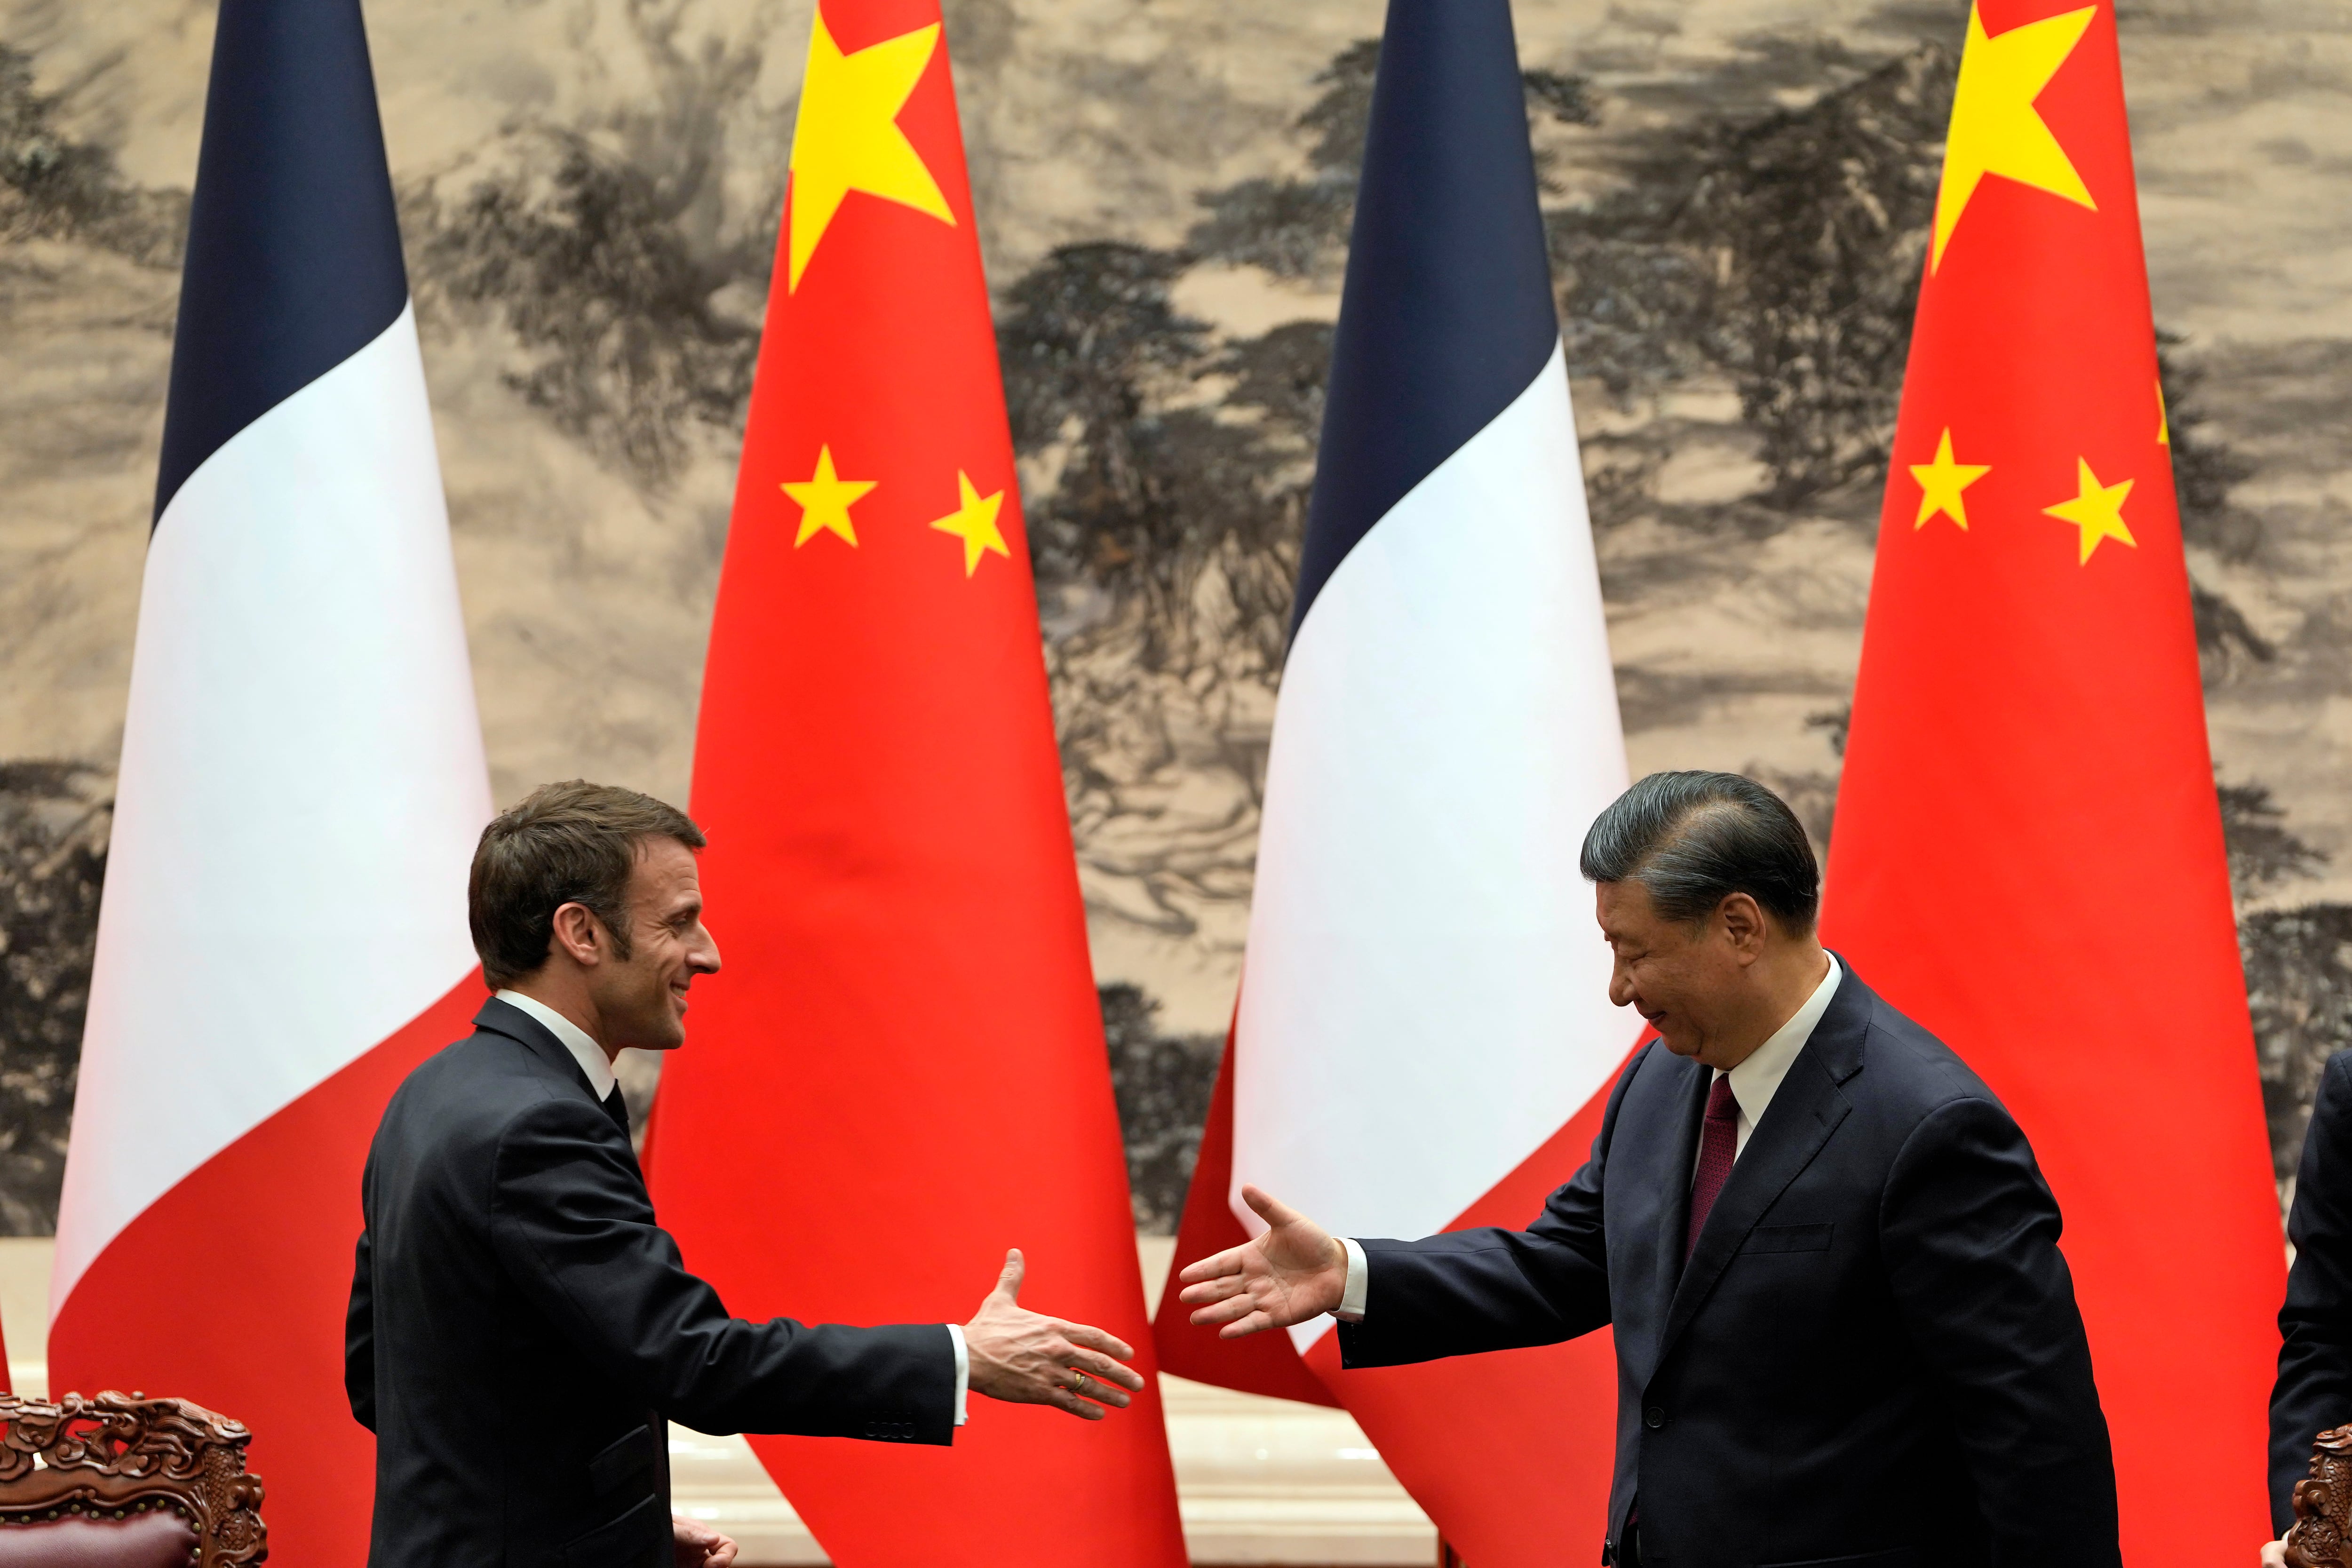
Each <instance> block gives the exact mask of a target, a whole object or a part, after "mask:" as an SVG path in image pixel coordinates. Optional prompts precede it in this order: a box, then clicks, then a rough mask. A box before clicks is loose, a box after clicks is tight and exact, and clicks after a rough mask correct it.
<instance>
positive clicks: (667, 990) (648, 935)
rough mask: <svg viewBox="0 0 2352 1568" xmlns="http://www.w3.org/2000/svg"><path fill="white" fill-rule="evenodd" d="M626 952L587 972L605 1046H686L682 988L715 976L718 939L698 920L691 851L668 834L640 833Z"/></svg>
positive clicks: (698, 888) (654, 1048) (699, 901)
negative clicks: (697, 979)
mask: <svg viewBox="0 0 2352 1568" xmlns="http://www.w3.org/2000/svg"><path fill="white" fill-rule="evenodd" d="M627 918H628V920H629V922H630V924H629V956H628V957H626V958H619V957H614V956H608V957H606V958H605V959H604V962H603V963H598V964H597V965H596V966H595V967H594V968H593V970H591V971H589V983H588V984H589V993H590V996H591V998H592V999H593V1003H594V1005H595V1009H596V1013H597V1016H598V1018H599V1020H600V1021H601V1022H602V1024H603V1026H604V1038H603V1042H602V1043H603V1044H604V1047H605V1048H606V1049H607V1050H612V1051H621V1050H626V1049H629V1048H631V1047H635V1049H637V1050H641V1051H670V1050H676V1049H677V1047H680V1046H682V1045H684V1044H685V1043H686V992H687V987H688V986H689V985H691V984H693V983H694V977H695V976H696V975H698V974H716V973H719V944H718V943H717V942H713V941H712V940H711V938H710V932H709V931H706V930H705V929H703V924H702V882H701V879H700V878H699V877H698V875H697V868H696V866H695V859H694V851H693V850H691V849H688V847H686V846H685V845H683V844H681V843H679V842H678V841H677V839H675V838H661V837H654V838H646V839H642V840H640V841H639V843H638V846H637V859H636V867H635V869H634V870H633V871H631V872H630V874H629V903H628V917H627Z"/></svg>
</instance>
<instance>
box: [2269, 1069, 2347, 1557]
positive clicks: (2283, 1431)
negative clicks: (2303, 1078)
mask: <svg viewBox="0 0 2352 1568" xmlns="http://www.w3.org/2000/svg"><path fill="white" fill-rule="evenodd" d="M2286 1233H2287V1238H2288V1239H2289V1240H2291V1241H2293V1242H2294V1268H2291V1269H2289V1270H2288V1271H2287V1277H2286V1305H2285V1306H2284V1307H2282V1308H2280V1309H2279V1338H2280V1344H2279V1365H2278V1382H2277V1384H2274V1385H2273V1388H2272V1390H2271V1523H2272V1524H2273V1526H2274V1527H2276V1529H2277V1531H2278V1532H2279V1533H2280V1534H2282V1535H2284V1534H2285V1533H2286V1528H2287V1526H2289V1525H2291V1524H2293V1523H2294V1509H2293V1508H2292V1507H2291V1506H2290V1505H2289V1502H2288V1499H2289V1498H2290V1497H2292V1496H2293V1495H2294V1483H2295V1482H2297V1481H2299V1480H2301V1479H2303V1478H2304V1477H2305V1476H2307V1475H2309V1474H2310V1473H2311V1442H2312V1439H2313V1438H2315V1437H2316V1436H2319V1435H2320V1434H2321V1433H2322V1432H2325V1431H2326V1430H2327V1429H2328V1428H2329V1427H2331V1426H2343V1425H2345V1424H2346V1423H2347V1422H2352V1051H2338V1052H2336V1054H2335V1055H2334V1056H2332V1057H2330V1058H2327V1066H2326V1068H2322V1069H2321V1071H2320V1075H2319V1097H2318V1099H2317V1100H2315V1102H2314V1103H2313V1105H2312V1108H2311V1130H2310V1131H2308V1132H2306V1133H2305V1134H2304V1140H2303V1165H2302V1168H2301V1170H2300V1171H2299V1172H2298V1173H2296V1176H2295V1183H2294V1205H2292V1206H2291V1207H2290V1208H2289V1209H2288V1211H2287V1220H2286Z"/></svg>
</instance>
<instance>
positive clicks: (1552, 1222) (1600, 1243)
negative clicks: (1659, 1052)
mask: <svg viewBox="0 0 2352 1568" xmlns="http://www.w3.org/2000/svg"><path fill="white" fill-rule="evenodd" d="M1651 1048H1652V1049H1654V1048H1655V1047H1651ZM1646 1055H1647V1052H1646V1051H1645V1052H1644V1053H1643V1057H1646ZM1643 1057H1636V1058H1634V1059H1633V1065H1632V1066H1630V1067H1628V1068H1626V1069H1625V1070H1624V1072H1623V1073H1622V1074H1620V1075H1619V1077H1618V1079H1617V1087H1616V1088H1615V1089H1613V1090H1612V1092H1611V1094H1610V1096H1609V1104H1608V1107H1607V1109H1606V1110H1604V1111H1603V1112H1602V1114H1601V1132H1600V1135H1599V1136H1598V1137H1596V1138H1594V1139H1593V1141H1592V1152H1591V1156H1590V1157H1589V1158H1587V1159H1586V1161H1585V1162H1584V1164H1583V1165H1582V1166H1581V1167H1580V1169H1579V1170H1578V1171H1577V1173H1576V1174H1575V1175H1574V1176H1572V1177H1570V1179H1569V1182H1568V1184H1567V1185H1566V1186H1564V1187H1561V1188H1560V1189H1559V1191H1558V1192H1555V1193H1553V1194H1552V1195H1551V1196H1550V1198H1549V1199H1548V1200H1547V1201H1546V1202H1545V1204H1544V1209H1543V1213H1542V1214H1541V1215H1538V1216H1537V1218H1536V1222H1535V1223H1534V1224H1533V1225H1531V1226H1528V1228H1527V1229H1525V1230H1505V1229H1502V1228H1501V1227H1499V1226H1486V1227H1482V1228H1479V1229H1475V1230H1451V1231H1446V1232H1444V1233H1443V1234H1441V1235H1437V1236H1432V1237H1423V1238H1422V1239H1421V1240H1419V1241H1390V1240H1384V1239H1381V1238H1378V1237H1364V1238H1360V1242H1359V1245H1360V1246H1361V1247H1363V1249H1364V1259H1365V1262H1366V1264H1367V1265H1368V1267H1369V1271H1370V1279H1369V1284H1368V1286H1367V1289H1366V1290H1365V1295H1364V1319H1363V1321H1361V1322H1358V1323H1349V1322H1342V1323H1341V1324H1340V1325H1339V1364H1340V1365H1342V1366H1349V1367H1358V1366H1402V1365H1403V1364H1405V1363H1408V1362H1421V1361H1435V1360H1437V1359H1438V1358H1439V1357H1441V1356H1455V1355H1475V1354H1477V1353H1478V1352H1482V1351H1499V1350H1514V1349H1517V1348H1519V1347H1521V1346H1525V1345H1549V1344H1557V1343H1559V1342H1560V1341H1562V1340H1569V1339H1574V1338H1575V1337H1576V1336H1577V1335H1579V1334H1584V1333H1590V1332H1591V1331H1593V1330H1594V1329H1597V1328H1600V1327H1601V1326H1602V1325H1603V1324H1605V1323H1607V1322H1608V1321H1609V1261H1608V1248H1607V1245H1606V1240H1607V1238H1606V1237H1604V1235H1603V1234H1602V1230H1601V1193H1602V1188H1603V1183H1604V1180H1605V1178H1606V1175H1607V1172H1608V1154H1609V1143H1610V1140H1611V1139H1612V1137H1613V1136H1614V1135H1615V1133H1616V1131H1617V1108H1618V1106H1619V1105H1620V1104H1622V1102H1623V1100H1624V1098H1625V1089H1626V1086H1627V1085H1629V1084H1631V1083H1632V1082H1633V1077H1634V1075H1635V1074H1636V1073H1638V1072H1639V1071H1640V1070H1641V1068H1642V1062H1643Z"/></svg>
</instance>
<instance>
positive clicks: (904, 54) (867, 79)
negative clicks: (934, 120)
mask: <svg viewBox="0 0 2352 1568" xmlns="http://www.w3.org/2000/svg"><path fill="white" fill-rule="evenodd" d="M939 41H940V25H939V24H938V23H937V22H934V23H932V24H931V25H930V26H928V27H918V28H916V29H915V30H914V31H913V32H911V33H901V34H899V35H898V37H895V38H885V39H883V40H882V41H881V42H880V43H878V44H873V45H869V46H868V47H865V48H862V49H859V50H858V51H857V52H856V53H855V54H848V55H845V54H843V53H842V52H841V47H840V46H839V45H838V44H835V42H834V41H833V34H832V32H831V31H830V30H829V29H827V28H826V26H825V25H824V9H823V7H822V6H820V7H819V8H818V10H817V14H816V23H815V26H814V27H813V28H812V29H811V30H810V34H809V52H808V72H807V75H806V76H805V77H804V78H803V79H802V82H801V109H800V115H799V118H798V119H797V120H796V121H794V122H793V159H792V173H793V186H792V195H791V197H790V201H789V211H788V212H787V213H786V215H785V227H786V228H787V229H788V230H789V231H790V232H791V236H792V248H791V252H790V256H789V258H788V264H787V266H786V268H785V273H784V292H786V293H787V294H789V293H791V292H793V290H794V289H798V288H799V287H800V286H801V274H802V273H803V272H805V271H807V270H808V264H809V258H810V257H812V256H814V255H815V254H816V247H817V241H819V240H821V239H823V238H824V231H825V230H826V229H827V228H829V227H831V226H832V225H833V216H834V214H835V213H837V212H839V211H840V210H841V204H842V202H843V200H844V199H845V198H846V197H847V196H848V195H849V193H850V192H852V191H864V192H865V193H866V194H867V195H875V196H880V197H882V198H883V199H884V200H885V201H893V202H898V203H900V204H901V205H906V206H910V207H912V208H914V209H915V210H916V211H917V212H919V213H928V214H929V215H930V216H933V217H935V218H937V219H939V220H940V222H941V223H943V224H946V225H947V226H949V227H950V228H952V227H954V226H955V214H954V213H953V212H951V211H950V210H949V208H948V199H947V197H946V196H944V195H940V183H939V182H938V181H937V180H935V179H933V178H932V177H931V171H930V169H929V166H928V165H926V164H925V163H924V162H923V157H922V154H921V153H918V152H916V151H915V144H914V143H913V142H909V141H908V140H907V133H906V132H903V131H901V130H899V129H898V111H899V110H902V109H904V108H906V107H907V100H908V99H909V98H911V97H913V96H914V92H915V84H916V83H917V82H919V81H920V80H922V79H923V71H924V68H926V67H928V66H929V64H930V63H931V51H932V50H933V49H934V48H936V47H938V46H939Z"/></svg>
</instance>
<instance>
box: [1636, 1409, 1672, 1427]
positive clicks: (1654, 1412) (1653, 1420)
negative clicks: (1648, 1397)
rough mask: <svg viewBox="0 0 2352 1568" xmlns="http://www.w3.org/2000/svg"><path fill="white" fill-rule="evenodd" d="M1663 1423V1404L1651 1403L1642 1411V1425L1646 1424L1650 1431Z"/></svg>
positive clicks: (1664, 1414) (1664, 1422)
mask: <svg viewBox="0 0 2352 1568" xmlns="http://www.w3.org/2000/svg"><path fill="white" fill-rule="evenodd" d="M1665 1424H1666V1412H1665V1408H1664V1406H1663V1405H1651V1406H1650V1407H1649V1408H1648V1409H1647V1410H1644V1411H1643V1412H1642V1425H1643V1426H1647V1427H1648V1428H1649V1429H1650V1430H1651V1431H1653V1432H1654V1431H1656V1430H1657V1429H1658V1428H1659V1427H1661V1426H1664V1425H1665Z"/></svg>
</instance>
